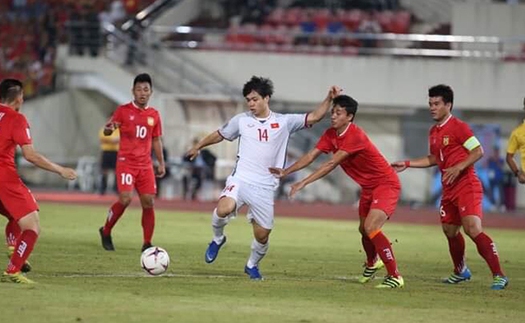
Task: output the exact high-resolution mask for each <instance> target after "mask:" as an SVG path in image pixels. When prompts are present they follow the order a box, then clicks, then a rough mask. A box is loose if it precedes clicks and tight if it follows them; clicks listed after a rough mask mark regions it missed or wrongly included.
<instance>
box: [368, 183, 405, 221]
mask: <svg viewBox="0 0 525 323" xmlns="http://www.w3.org/2000/svg"><path fill="white" fill-rule="evenodd" d="M400 195H401V186H400V185H393V184H386V183H385V184H382V185H379V186H377V187H376V188H373V189H363V191H362V192H361V198H360V199H359V216H360V217H364V218H366V217H367V216H368V213H370V210H371V209H379V210H381V211H383V212H385V213H386V215H387V216H388V217H390V216H391V215H392V214H393V213H394V211H395V210H396V206H397V202H398V201H399V196H400Z"/></svg>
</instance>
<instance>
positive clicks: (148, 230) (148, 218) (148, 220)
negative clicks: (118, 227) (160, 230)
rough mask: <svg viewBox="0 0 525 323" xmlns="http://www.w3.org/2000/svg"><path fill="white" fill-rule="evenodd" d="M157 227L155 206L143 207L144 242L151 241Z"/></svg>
mask: <svg viewBox="0 0 525 323" xmlns="http://www.w3.org/2000/svg"><path fill="white" fill-rule="evenodd" d="M153 229H155V210H154V209H153V208H149V209H142V232H143V234H144V244H148V243H151V238H152V237H153Z"/></svg>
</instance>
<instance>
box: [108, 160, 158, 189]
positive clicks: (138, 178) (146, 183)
mask: <svg viewBox="0 0 525 323" xmlns="http://www.w3.org/2000/svg"><path fill="white" fill-rule="evenodd" d="M116 173H117V188H118V191H119V193H122V192H132V191H133V188H135V189H137V192H138V193H139V194H140V195H142V194H152V195H155V194H157V184H156V182H155V173H154V172H153V166H151V167H149V168H133V167H129V166H128V165H125V164H122V163H117V169H116Z"/></svg>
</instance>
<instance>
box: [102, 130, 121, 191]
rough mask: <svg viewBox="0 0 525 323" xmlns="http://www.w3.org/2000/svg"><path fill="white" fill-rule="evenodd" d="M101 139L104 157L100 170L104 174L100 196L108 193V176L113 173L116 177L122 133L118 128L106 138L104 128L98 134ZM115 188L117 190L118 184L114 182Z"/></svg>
mask: <svg viewBox="0 0 525 323" xmlns="http://www.w3.org/2000/svg"><path fill="white" fill-rule="evenodd" d="M98 137H99V139H100V150H101V151H102V157H101V162H100V170H101V173H102V176H101V179H100V185H99V193H100V195H104V194H105V193H106V189H107V188H108V175H109V174H110V173H113V176H115V168H116V167H117V152H118V147H119V141H120V132H119V130H118V128H117V129H116V130H115V131H113V132H112V133H111V135H109V136H104V128H102V129H100V131H99V133H98ZM113 188H116V182H115V181H113Z"/></svg>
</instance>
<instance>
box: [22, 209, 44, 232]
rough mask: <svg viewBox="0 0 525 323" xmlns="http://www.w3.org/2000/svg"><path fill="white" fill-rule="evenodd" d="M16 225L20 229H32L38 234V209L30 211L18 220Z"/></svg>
mask: <svg viewBox="0 0 525 323" xmlns="http://www.w3.org/2000/svg"><path fill="white" fill-rule="evenodd" d="M18 226H19V227H20V230H21V231H26V230H32V231H35V233H36V234H37V235H38V234H40V219H39V216H38V211H34V212H31V213H29V214H27V215H26V216H24V217H23V218H21V219H20V220H18Z"/></svg>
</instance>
